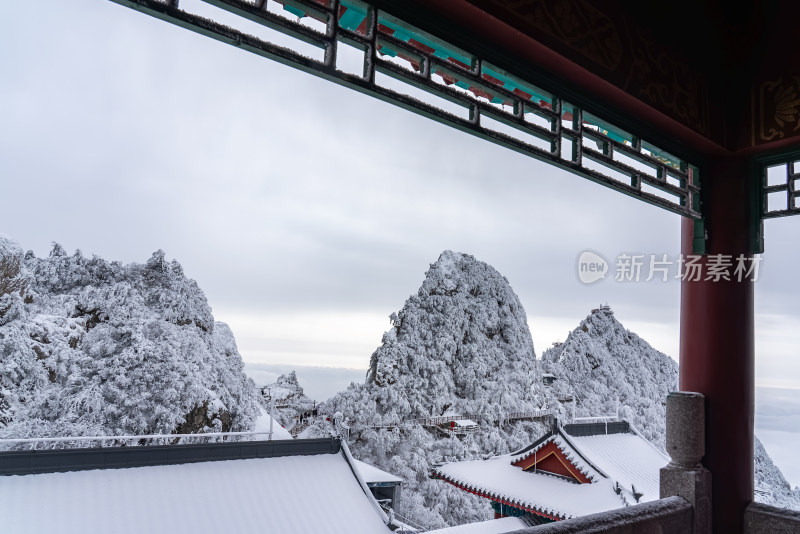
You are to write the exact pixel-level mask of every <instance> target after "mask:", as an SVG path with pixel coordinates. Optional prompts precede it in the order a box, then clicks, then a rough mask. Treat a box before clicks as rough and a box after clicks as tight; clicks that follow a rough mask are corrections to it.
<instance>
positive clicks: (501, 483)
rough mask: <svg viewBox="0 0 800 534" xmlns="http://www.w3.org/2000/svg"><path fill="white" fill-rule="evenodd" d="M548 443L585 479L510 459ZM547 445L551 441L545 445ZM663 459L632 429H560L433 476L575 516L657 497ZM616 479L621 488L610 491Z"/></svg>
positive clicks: (520, 503) (546, 511)
mask: <svg viewBox="0 0 800 534" xmlns="http://www.w3.org/2000/svg"><path fill="white" fill-rule="evenodd" d="M551 443H553V444H555V445H556V446H557V447H558V449H559V450H560V451H561V452H562V453H563V455H564V457H565V458H566V460H567V461H568V462H571V463H572V465H573V466H574V467H575V468H576V469H577V470H578V471H580V472H581V473H582V474H583V475H584V476H585V477H586V478H588V479H589V480H591V483H589V484H579V483H577V482H575V481H571V480H567V479H566V478H565V477H561V476H555V475H553V474H550V473H547V472H545V471H541V470H536V471H524V470H523V469H522V468H521V467H519V466H515V465H512V463H513V462H517V461H520V460H523V459H525V458H529V457H531V456H533V455H535V454H536V452H537V451H539V450H542V449H543V448H544V447H547V446H548V445H550V444H551ZM550 446H551V447H552V445H550ZM668 461H669V459H668V458H667V457H666V456H664V455H663V454H662V453H661V452H659V451H658V450H657V449H656V448H655V447H654V446H653V445H651V444H650V443H649V442H648V441H646V440H645V439H644V438H642V437H640V436H638V435H637V434H634V433H629V432H624V433H614V434H603V435H592V436H572V435H569V434H567V433H566V432H565V431H564V429H563V428H560V429H559V432H558V433H557V434H551V435H548V436H545V437H544V438H542V439H540V440H539V441H538V442H537V443H536V444H535V445H534V446H532V447H528V448H527V449H525V450H524V451H522V452H520V453H518V454H515V455H514V454H507V455H503V456H496V457H493V458H488V459H486V460H473V461H466V462H454V463H449V464H445V465H443V466H441V467H439V468H437V469H435V470H434V474H435V475H437V476H439V477H441V478H443V479H445V480H447V481H448V482H450V483H451V484H454V485H456V486H458V487H461V488H462V489H466V490H468V491H472V492H475V493H477V494H479V495H481V496H483V497H486V498H490V499H493V500H498V499H502V500H506V501H513V503H515V504H513V505H514V506H516V507H519V508H523V509H528V510H531V511H535V512H536V513H539V514H543V515H548V516H556V517H560V518H565V517H566V518H568V517H578V516H583V515H588V514H592V513H597V512H602V511H605V510H613V509H615V508H621V507H623V506H626V504H635V503H636V500H635V498H634V495H633V486H635V488H636V492H637V493H641V494H643V495H642V496H641V498H640V501H639V502H646V501H651V500H655V499H658V497H659V491H658V477H659V469H660V468H661V467H663V466H664V465H666V464H667V463H668ZM617 483H619V486H620V488H621V491H620V493H619V494H617V492H616V491H615V489H614V488H615V485H616V484H617Z"/></svg>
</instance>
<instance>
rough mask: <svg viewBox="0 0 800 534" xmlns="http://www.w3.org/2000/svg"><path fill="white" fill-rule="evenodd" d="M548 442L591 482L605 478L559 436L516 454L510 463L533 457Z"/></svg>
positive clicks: (571, 445)
mask: <svg viewBox="0 0 800 534" xmlns="http://www.w3.org/2000/svg"><path fill="white" fill-rule="evenodd" d="M550 442H555V444H556V446H557V447H558V448H559V449H560V450H561V451H562V452H563V453H564V456H565V457H566V458H567V460H569V461H570V462H572V464H573V465H574V466H575V467H577V468H578V470H579V471H580V472H581V473H583V474H584V475H586V478H588V479H589V480H591V481H593V482H594V481H596V480H600V479H602V478H605V473H602V472H600V471H598V470H597V469H595V468H594V467H592V465H590V464H589V463H588V462H587V461H586V460H585V459H584V458H583V456H581V454H580V453H579V452H578V449H576V448H575V446H574V445H573V444H572V443H571V442H570V441H568V440H566V439H564V438H563V437H562V436H561V435H560V434H559V435H556V436H553V437H551V438H550V439H547V440H544V441H543V442H541V443H540V444H539V445H538V446H537V447H535V448H533V449H531V450H528V451H526V452H524V453H522V454H516V455H514V456H513V458H512V460H511V461H512V462H516V461H518V460H522V459H523V458H528V457H530V456H534V454H535V452H537V451H539V450H541V449H543V448H544V447H545V446H547V445H548V444H549V443H550Z"/></svg>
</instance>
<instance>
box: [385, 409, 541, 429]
mask: <svg viewBox="0 0 800 534" xmlns="http://www.w3.org/2000/svg"><path fill="white" fill-rule="evenodd" d="M552 414H553V411H552V410H531V411H527V412H511V413H508V414H503V415H502V416H500V417H498V418H496V419H488V418H487V417H484V416H483V415H482V414H466V415H440V416H437V417H417V418H411V419H403V420H402V421H400V422H396V423H384V424H381V425H371V428H374V429H381V428H396V427H399V426H401V425H403V424H417V425H421V426H429V427H431V426H441V425H446V424H447V423H452V422H453V421H463V420H465V419H469V420H471V421H476V422H477V421H481V420H488V421H490V422H496V421H515V420H518V419H541V418H543V417H547V416H550V415H552Z"/></svg>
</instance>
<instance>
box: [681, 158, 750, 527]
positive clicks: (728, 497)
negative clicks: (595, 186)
mask: <svg viewBox="0 0 800 534" xmlns="http://www.w3.org/2000/svg"><path fill="white" fill-rule="evenodd" d="M750 172H751V170H750V168H749V165H748V164H747V162H746V160H744V159H743V158H741V159H734V158H729V159H725V160H719V161H716V162H714V163H713V164H712V165H710V167H709V169H708V172H707V173H706V174H704V176H703V187H704V188H706V191H705V193H706V197H705V198H706V206H705V208H706V217H707V218H706V227H707V229H708V248H709V254H712V255H713V254H725V255H731V256H732V257H733V258H734V260H735V258H736V257H738V256H739V255H740V254H744V255H746V256H749V254H748V229H749V225H748V222H749V219H748V214H749V211H750V208H749V206H750V203H749V195H750V194H751V193H750V191H751V189H750V188H749V187H748V178H749V173H750ZM682 225H683V226H682V239H681V242H682V249H683V253H684V254H685V255H688V254H692V237H693V236H692V228H693V225H692V221H690V220H687V219H683V220H682ZM708 262H709V256H708V255H706V256H704V257H703V260H702V263H703V265H704V269H703V273H704V274H703V278H705V277H706V276H705V273H706V268H705V266H707V265H708ZM754 355H755V344H754V321H753V284H752V282H751V281H747V280H743V281H741V282H740V281H737V280H736V278H735V277H731V280H730V281H724V280H720V281H716V282H715V281H711V280H705V279H703V280H700V281H683V282H682V285H681V332H680V387H681V389H682V390H684V391H697V392H700V393H703V394H704V395H706V397H707V414H706V440H707V441H706V455H705V458H704V459H703V464H704V465H705V467H706V468H708V469H709V470H710V471H711V476H712V522H713V532H714V533H716V534H741V533H742V531H743V521H744V510H745V507H746V506H747V504H748V503H749V502H751V501H752V499H753V406H754V387H755V384H754V360H755V356H754Z"/></svg>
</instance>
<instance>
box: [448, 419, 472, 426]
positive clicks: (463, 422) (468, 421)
mask: <svg viewBox="0 0 800 534" xmlns="http://www.w3.org/2000/svg"><path fill="white" fill-rule="evenodd" d="M453 423H454V426H458V427H472V426H478V423H476V422H475V421H473V420H472V419H456V420H455V421H453Z"/></svg>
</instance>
